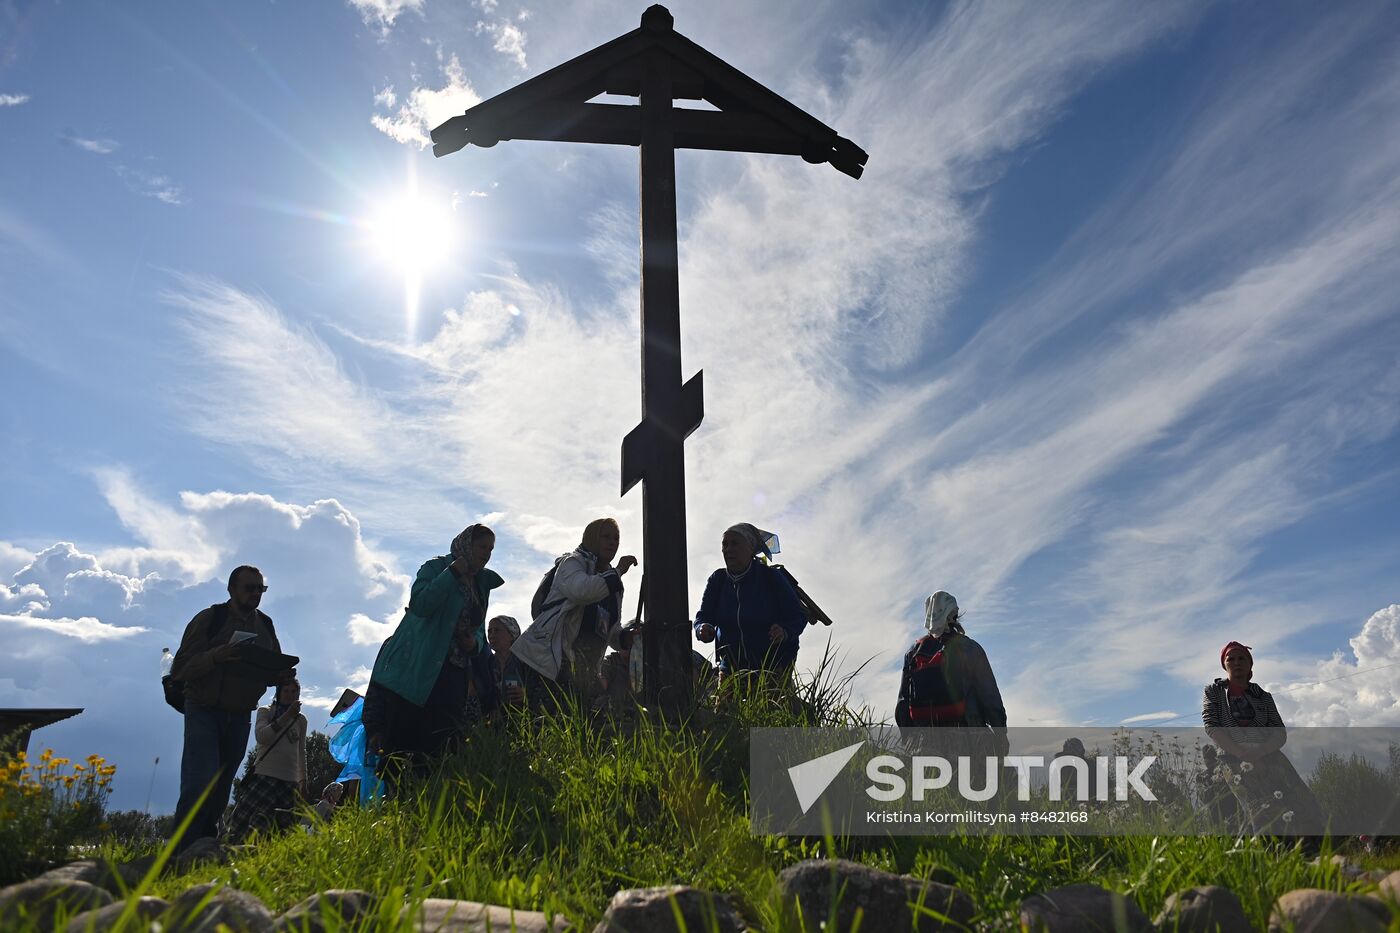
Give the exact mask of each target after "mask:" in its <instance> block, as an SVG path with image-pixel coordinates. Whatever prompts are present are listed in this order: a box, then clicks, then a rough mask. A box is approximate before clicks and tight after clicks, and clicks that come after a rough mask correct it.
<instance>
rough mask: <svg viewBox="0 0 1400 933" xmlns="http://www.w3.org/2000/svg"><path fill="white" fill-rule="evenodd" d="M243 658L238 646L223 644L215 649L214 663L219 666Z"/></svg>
mask: <svg viewBox="0 0 1400 933" xmlns="http://www.w3.org/2000/svg"><path fill="white" fill-rule="evenodd" d="M242 656H243V652H242V651H240V650H239V648H238V646H237V645H230V644H227V643H225V644H222V645H220V646H219V647H217V648H215V649H214V661H215V663H217V664H227V663H228V662H229V661H237V660H238V659H239V658H240V657H242Z"/></svg>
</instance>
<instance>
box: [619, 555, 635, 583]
mask: <svg viewBox="0 0 1400 933" xmlns="http://www.w3.org/2000/svg"><path fill="white" fill-rule="evenodd" d="M635 566H637V558H635V557H633V556H632V555H631V554H624V555H622V558H621V559H620V560H618V562H617V575H618V576H619V577H620V576H622V575H623V574H625V573H626V572H627V571H629V570H631V569H632V568H633V567H635Z"/></svg>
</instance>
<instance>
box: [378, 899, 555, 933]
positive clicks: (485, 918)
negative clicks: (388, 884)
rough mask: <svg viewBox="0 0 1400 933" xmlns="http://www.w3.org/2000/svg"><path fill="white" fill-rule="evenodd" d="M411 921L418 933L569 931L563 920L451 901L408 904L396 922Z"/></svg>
mask: <svg viewBox="0 0 1400 933" xmlns="http://www.w3.org/2000/svg"><path fill="white" fill-rule="evenodd" d="M410 916H411V917H413V918H414V919H413V929H415V930H420V931H422V933H488V931H501V930H510V931H512V933H565V931H568V930H571V929H572V927H571V926H570V925H569V923H568V922H567V921H566V920H564V918H563V917H555V918H554V920H553V921H551V920H550V919H549V918H548V917H546V916H545V915H544V914H542V913H540V912H538V911H534V910H512V909H511V908H509V907H498V906H496V905H495V904H480V903H477V902H476V901H453V900H447V899H444V898H436V897H430V898H428V899H427V900H425V901H423V903H421V904H419V905H417V906H416V907H415V906H414V905H413V904H408V905H406V906H405V907H404V909H403V913H402V914H400V921H402V920H404V919H407V918H408V917H410Z"/></svg>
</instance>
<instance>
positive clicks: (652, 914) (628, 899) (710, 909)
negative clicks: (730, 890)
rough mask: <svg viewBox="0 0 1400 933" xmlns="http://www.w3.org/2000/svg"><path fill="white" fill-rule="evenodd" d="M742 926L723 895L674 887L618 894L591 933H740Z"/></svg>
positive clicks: (631, 890) (642, 889)
mask: <svg viewBox="0 0 1400 933" xmlns="http://www.w3.org/2000/svg"><path fill="white" fill-rule="evenodd" d="M677 912H679V913H680V921H679V922H677V920H676V913H677ZM746 926H747V924H745V923H744V921H743V919H742V918H741V917H740V916H739V914H738V913H737V912H736V911H735V910H734V907H733V906H732V905H731V904H730V903H729V899H728V898H727V897H725V896H724V895H723V894H715V893H713V892H710V891H702V890H700V889H699V888H692V887H687V886H686V885H680V884H677V885H671V886H669V887H661V888H631V889H629V890H625V891H618V892H617V893H616V894H614V895H613V897H612V901H611V902H609V904H608V910H607V913H605V914H603V919H602V920H601V921H600V922H599V923H598V925H597V926H596V927H594V928H593V933H688V931H696V930H703V931H705V933H742V931H743V930H744V929H745V928H746Z"/></svg>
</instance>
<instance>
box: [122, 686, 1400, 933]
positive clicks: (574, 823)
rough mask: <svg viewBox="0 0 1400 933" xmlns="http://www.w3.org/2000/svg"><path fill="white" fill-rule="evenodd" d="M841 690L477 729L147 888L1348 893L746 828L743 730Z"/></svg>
mask: <svg viewBox="0 0 1400 933" xmlns="http://www.w3.org/2000/svg"><path fill="white" fill-rule="evenodd" d="M843 697H844V692H843V690H842V685H841V684H839V683H837V684H832V683H829V682H826V683H823V684H822V685H821V686H820V687H819V688H816V689H809V691H808V693H807V695H806V696H805V698H804V700H803V701H802V702H796V701H793V700H791V699H788V700H772V699H768V698H765V697H762V696H758V697H750V698H748V699H747V700H744V701H740V700H738V699H729V700H726V701H725V702H723V703H722V704H721V713H720V714H719V715H718V716H714V717H713V719H712V720H711V719H707V720H706V721H705V723H704V725H703V726H702V725H699V724H698V722H692V723H691V724H689V726H687V727H683V728H675V727H665V726H662V725H658V724H655V723H653V722H651V721H650V720H648V719H646V718H637V719H634V720H630V721H627V722H625V723H623V724H621V725H618V724H613V723H607V724H598V723H590V722H587V721H586V720H585V718H584V717H582V716H580V715H578V714H577V713H575V714H573V715H569V716H564V717H559V718H552V719H547V720H542V721H531V720H529V719H527V718H525V717H517V718H516V719H515V720H514V721H512V722H511V723H509V724H508V727H507V728H505V729H500V730H491V729H487V730H484V731H482V732H480V733H478V734H476V735H474V736H473V738H472V739H471V742H470V744H469V746H468V747H467V748H466V749H465V750H464V751H462V752H461V753H460V754H458V755H456V756H455V757H453V758H451V759H449V760H446V761H444V762H442V763H441V766H440V767H439V768H438V770H437V771H436V773H434V774H433V775H432V776H430V777H429V778H428V779H427V780H425V781H422V782H421V783H417V784H414V785H412V786H409V787H406V788H405V789H404V792H403V793H402V794H401V795H400V796H399V798H398V799H395V800H390V801H387V802H384V803H382V804H381V805H379V806H376V807H370V808H364V809H359V808H355V807H345V808H342V810H341V811H340V812H339V813H338V814H337V815H336V816H335V818H334V820H333V821H331V823H330V824H329V825H328V826H326V827H325V828H324V829H323V830H322V831H321V832H320V833H318V834H317V835H314V836H312V835H306V834H304V833H301V832H294V833H289V834H286V835H282V836H279V837H275V838H270V839H265V840H262V841H260V842H259V843H258V844H257V845H256V846H253V847H250V848H247V849H245V850H241V851H239V852H238V853H237V854H236V855H235V856H234V857H233V859H232V861H231V862H230V864H228V865H225V866H214V865H206V866H202V867H198V868H196V869H194V870H192V871H190V872H187V873H185V874H182V875H178V876H172V877H165V878H160V879H154V880H151V881H149V882H148V883H147V884H145V885H143V886H142V890H141V891H138V892H135V893H133V897H134V896H136V894H137V893H151V894H156V895H158V896H161V897H165V898H167V899H169V898H173V897H174V896H175V895H177V894H179V893H180V892H181V891H183V890H185V889H186V888H188V887H190V886H192V885H195V884H199V883H203V882H206V881H220V882H224V883H227V884H231V885H233V886H235V887H237V888H240V889H242V890H244V891H247V892H250V893H252V894H254V895H256V896H257V897H259V898H261V899H262V900H263V902H264V903H266V904H267V905H268V907H269V908H271V909H272V910H273V911H274V912H280V911H283V910H285V909H286V908H288V907H290V906H291V905H292V904H294V903H296V902H297V901H300V900H302V899H303V898H305V897H307V896H309V895H311V894H313V893H315V892H318V891H322V890H326V889H328V888H359V889H364V890H368V891H371V892H374V893H376V894H378V895H380V896H381V897H383V898H385V909H384V912H383V913H382V915H381V916H380V917H378V918H376V919H375V920H374V922H373V924H372V926H371V927H370V928H373V929H388V928H392V927H393V925H394V921H395V917H396V914H397V910H398V907H399V905H401V904H402V903H403V902H404V901H405V899H407V900H410V901H417V900H421V899H423V898H428V897H442V898H457V899H465V900H475V901H485V902H490V903H495V904H501V905H506V906H511V907H516V908H522V909H529V910H544V911H547V912H550V913H555V912H557V913H562V914H564V915H565V916H567V917H568V918H569V919H570V920H572V921H573V922H574V924H575V925H576V927H577V928H579V929H581V930H588V929H591V928H592V926H593V924H594V923H596V922H597V920H598V919H599V918H600V917H601V915H602V913H603V910H604V908H605V907H606V905H607V903H608V900H609V899H610V898H611V896H612V895H613V893H614V892H615V891H617V890H618V889H619V888H624V887H642V886H652V885H661V884H688V885H694V886H697V887H700V888H705V889H710V890H714V891H723V892H727V893H730V894H731V895H733V896H734V898H735V900H736V901H737V902H738V904H739V905H740V906H741V909H742V910H743V912H744V913H745V914H746V916H747V917H748V918H749V920H750V922H751V923H752V924H754V925H755V926H757V927H759V928H761V929H765V930H774V931H779V933H786V931H790V930H793V929H794V928H795V923H794V921H793V920H792V918H791V917H788V916H784V914H783V912H782V911H781V910H780V905H779V903H778V902H777V901H776V900H775V898H774V896H773V889H774V883H775V879H776V876H777V874H778V872H779V871H781V870H782V869H783V868H784V867H786V866H787V865H790V864H793V863H795V862H797V861H800V860H802V859H804V858H820V857H828V856H839V857H845V858H851V859H854V860H856V861H860V862H864V863H867V864H870V865H873V866H877V867H879V868H883V869H887V870H890V871H895V872H909V873H912V874H915V875H920V876H928V874H929V873H931V872H932V871H933V869H935V868H942V869H946V870H948V871H950V872H952V874H953V875H954V876H956V878H957V879H958V882H959V884H960V886H961V887H962V888H963V889H964V890H966V891H968V892H969V893H970V894H972V896H973V898H974V900H975V901H976V902H977V905H978V907H979V909H980V911H981V916H982V918H983V920H984V921H985V922H988V923H990V924H991V925H993V926H994V927H995V926H1004V925H1005V924H1006V923H1007V921H1008V920H1010V918H1011V917H1014V914H1015V910H1016V908H1017V906H1018V905H1019V903H1020V901H1021V899H1022V898H1024V897H1025V896H1027V895H1029V894H1033V893H1036V892H1039V891H1044V890H1047V889H1049V888H1053V887H1057V886H1059V885H1064V884H1071V883H1074V882H1091V883H1094V884H1099V885H1103V886H1106V887H1109V888H1112V889H1115V890H1118V891H1121V892H1123V893H1125V894H1128V895H1130V896H1132V897H1133V898H1134V899H1135V900H1136V901H1137V902H1138V904H1139V905H1140V906H1141V907H1142V908H1143V909H1144V910H1145V911H1146V912H1147V913H1148V915H1149V916H1151V915H1153V914H1155V913H1156V912H1157V911H1158V910H1159V909H1160V908H1161V906H1162V903H1163V901H1164V900H1165V899H1166V897H1167V896H1168V895H1170V894H1171V893H1173V892H1174V891H1178V890H1180V889H1182V888H1186V887H1190V886H1192V885H1195V884H1219V885H1223V886H1225V887H1228V888H1230V889H1232V890H1234V891H1235V892H1236V893H1237V894H1238V895H1239V896H1240V898H1241V900H1242V901H1243V902H1244V905H1245V909H1246V911H1247V912H1248V914H1249V916H1250V918H1251V920H1252V921H1253V922H1254V923H1255V924H1257V925H1259V926H1260V927H1262V926H1264V925H1265V924H1266V922H1267V917H1268V912H1269V909H1270V906H1271V904H1272V902H1273V900H1274V899H1275V898H1276V897H1277V896H1278V895H1280V894H1282V893H1283V892H1285V891H1288V890H1291V889H1293V888H1296V887H1322V888H1330V889H1333V890H1339V891H1340V890H1347V889H1348V887H1349V886H1348V884H1347V883H1346V882H1345V881H1344V880H1343V879H1342V878H1341V877H1340V874H1339V873H1338V871H1337V869H1336V868H1335V867H1333V866H1331V865H1326V864H1324V865H1323V867H1321V868H1318V867H1311V866H1309V865H1307V864H1306V861H1305V859H1304V857H1303V856H1302V855H1301V854H1299V853H1298V852H1296V851H1288V850H1283V849H1280V848H1278V847H1276V846H1274V845H1271V844H1268V843H1265V842H1261V841H1256V840H1238V841H1237V840H1233V839H1224V838H1209V837H1205V838H1201V837H1179V838H1162V837H1159V838H1152V837H1110V838H1105V837H1022V838H1018V837H1013V836H978V837H908V836H905V837H892V838H871V837H864V838H851V839H798V838H785V837H759V836H754V835H751V834H750V832H749V825H748V816H747V799H746V785H745V781H746V778H745V767H746V765H747V761H748V747H747V730H748V728H749V727H751V726H755V725H789V724H798V723H805V724H808V725H816V724H828V723H832V722H835V721H842V722H844V723H846V724H849V723H850V722H852V721H855V720H858V719H859V716H858V715H856V714H854V713H852V712H850V711H849V710H847V709H846V708H845V706H844V704H843V703H841V702H840V700H841V699H842V698H843ZM112 854H118V853H115V852H113V853H112ZM120 854H121V855H123V856H129V855H130V854H132V853H130V852H123V853H120ZM1323 861H1324V863H1325V862H1326V857H1325V856H1324V859H1323ZM1369 864H1371V865H1378V864H1379V865H1384V864H1385V863H1384V862H1374V861H1372V862H1371V863H1369ZM1386 867H1392V868H1394V867H1397V860H1396V859H1395V858H1393V857H1392V858H1391V859H1390V860H1389V865H1388V866H1386ZM1352 887H1358V886H1352ZM1013 922H1014V921H1013ZM1392 929H1400V916H1398V917H1397V920H1396V925H1394V926H1392Z"/></svg>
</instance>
